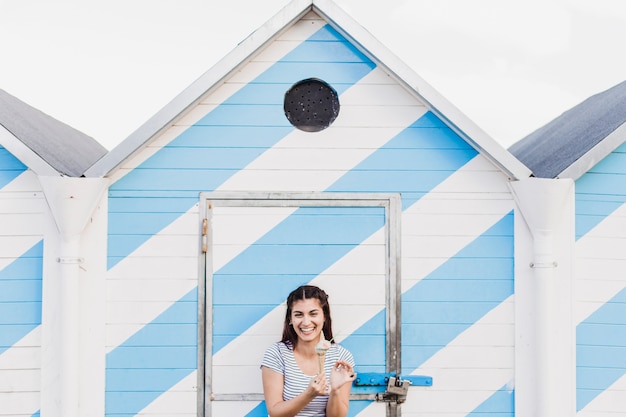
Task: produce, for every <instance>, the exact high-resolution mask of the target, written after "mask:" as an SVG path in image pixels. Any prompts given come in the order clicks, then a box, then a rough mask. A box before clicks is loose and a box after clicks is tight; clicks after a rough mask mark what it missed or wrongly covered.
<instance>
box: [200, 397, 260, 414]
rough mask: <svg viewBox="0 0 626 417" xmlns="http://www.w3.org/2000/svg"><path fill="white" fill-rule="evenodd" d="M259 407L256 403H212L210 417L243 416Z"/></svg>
mask: <svg viewBox="0 0 626 417" xmlns="http://www.w3.org/2000/svg"><path fill="white" fill-rule="evenodd" d="M257 405H259V403H258V401H212V402H211V415H212V416H216V417H217V416H233V417H234V416H245V415H247V414H248V413H249V412H250V411H252V410H253V409H254V407H256V406H257Z"/></svg>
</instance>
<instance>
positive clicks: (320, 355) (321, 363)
mask: <svg viewBox="0 0 626 417" xmlns="http://www.w3.org/2000/svg"><path fill="white" fill-rule="evenodd" d="M317 360H318V364H319V374H320V375H322V374H323V373H324V362H326V352H323V353H318V354H317Z"/></svg>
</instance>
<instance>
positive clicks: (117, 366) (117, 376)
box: [106, 289, 198, 415]
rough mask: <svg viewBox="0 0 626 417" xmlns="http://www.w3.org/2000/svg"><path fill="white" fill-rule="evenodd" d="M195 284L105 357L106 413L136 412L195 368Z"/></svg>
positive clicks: (196, 344)
mask: <svg viewBox="0 0 626 417" xmlns="http://www.w3.org/2000/svg"><path fill="white" fill-rule="evenodd" d="M197 314H198V303H197V289H194V290H193V291H191V292H190V293H189V294H187V295H186V296H185V297H183V298H182V299H181V300H179V301H178V302H176V303H175V304H174V305H173V306H172V307H171V308H169V309H168V310H166V311H165V312H164V313H163V314H161V315H160V316H159V317H158V318H157V319H155V320H154V321H153V322H151V323H148V324H147V325H146V326H145V327H144V328H142V330H140V331H139V332H137V333H136V334H135V335H133V336H132V337H131V338H130V339H128V340H127V341H126V342H125V343H124V345H123V346H120V347H118V348H117V349H115V350H113V351H112V352H110V353H109V354H107V357H106V363H107V368H106V414H107V415H111V414H116V413H132V414H133V415H134V414H136V413H138V412H139V411H140V410H141V409H143V408H144V407H145V406H146V405H147V404H149V403H151V402H152V401H154V400H155V399H156V398H157V397H158V396H159V395H161V393H163V392H164V391H166V390H168V389H169V388H170V387H171V386H172V385H174V384H175V383H177V382H178V381H180V380H182V379H183V378H184V377H186V376H187V375H188V374H190V373H191V372H194V371H195V370H196V369H197V346H198V340H197Z"/></svg>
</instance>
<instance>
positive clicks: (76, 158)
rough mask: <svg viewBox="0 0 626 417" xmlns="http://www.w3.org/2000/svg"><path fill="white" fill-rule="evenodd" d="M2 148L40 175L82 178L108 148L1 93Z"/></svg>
mask: <svg viewBox="0 0 626 417" xmlns="http://www.w3.org/2000/svg"><path fill="white" fill-rule="evenodd" d="M0 126H1V127H2V128H4V129H1V128H0V130H2V131H1V132H0V133H2V134H1V135H0V140H2V145H3V146H4V147H5V148H6V149H7V150H8V151H9V152H11V153H12V154H13V155H14V156H15V157H17V158H18V159H20V160H21V161H22V163H24V165H26V166H28V167H29V168H31V169H33V171H35V173H37V174H38V175H58V174H61V175H66V176H69V177H80V176H81V175H82V174H83V173H84V172H85V170H86V169H87V168H89V167H90V166H91V165H92V164H93V163H94V162H96V161H97V160H98V159H100V158H102V156H104V155H105V154H106V153H107V149H106V148H104V147H103V146H102V145H100V144H99V143H98V142H97V141H96V140H94V139H93V138H91V137H90V136H87V135H85V134H84V133H81V132H80V131H78V130H76V129H74V128H72V127H70V126H68V125H66V124H65V123H62V122H60V121H58V120H56V119H54V118H53V117H50V116H48V115H47V114H45V113H43V112H41V111H39V110H37V109H35V108H33V107H31V106H29V105H28V104H26V103H24V102H23V101H21V100H19V99H17V98H16V97H14V96H12V95H11V94H9V93H7V92H6V91H4V90H0Z"/></svg>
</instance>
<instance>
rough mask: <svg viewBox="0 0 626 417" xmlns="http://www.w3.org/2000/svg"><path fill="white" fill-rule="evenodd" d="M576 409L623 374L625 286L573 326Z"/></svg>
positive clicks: (625, 359) (625, 368)
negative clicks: (582, 320)
mask: <svg viewBox="0 0 626 417" xmlns="http://www.w3.org/2000/svg"><path fill="white" fill-rule="evenodd" d="M576 362H577V366H576V385H577V389H576V410H577V411H580V410H582V409H583V408H584V407H585V406H587V405H588V404H589V403H590V402H591V401H593V400H594V399H595V398H596V397H597V396H598V395H599V394H601V393H602V392H603V391H604V390H606V389H607V388H608V387H609V386H611V385H612V384H613V383H615V382H616V381H617V380H618V379H620V378H622V377H623V376H624V375H625V374H626V289H623V290H622V291H620V292H619V293H618V294H617V295H616V296H615V297H613V298H612V299H611V300H609V301H608V302H606V303H605V304H604V305H603V306H602V307H600V308H599V309H598V310H596V311H595V312H594V313H593V314H592V315H591V316H589V317H588V318H587V319H586V320H585V321H584V322H582V323H580V324H579V325H578V326H576Z"/></svg>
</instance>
